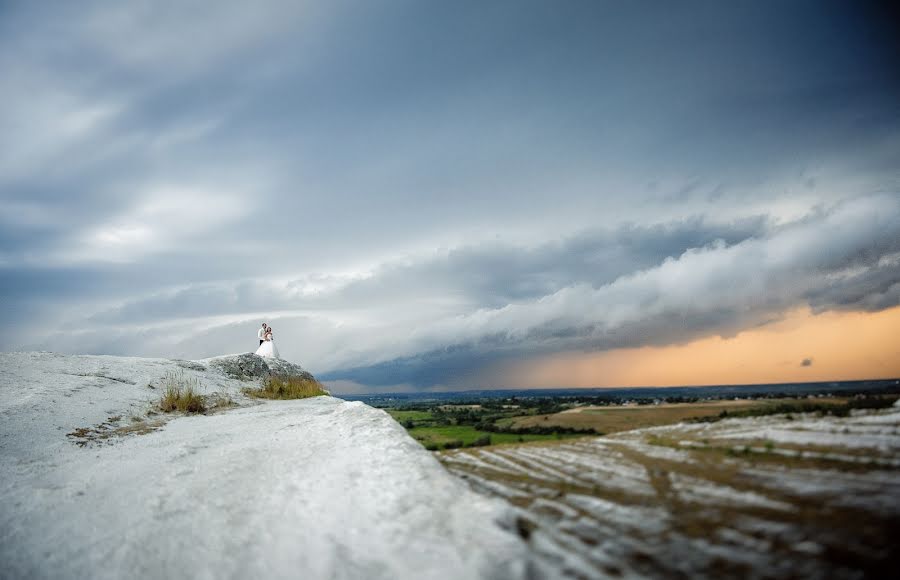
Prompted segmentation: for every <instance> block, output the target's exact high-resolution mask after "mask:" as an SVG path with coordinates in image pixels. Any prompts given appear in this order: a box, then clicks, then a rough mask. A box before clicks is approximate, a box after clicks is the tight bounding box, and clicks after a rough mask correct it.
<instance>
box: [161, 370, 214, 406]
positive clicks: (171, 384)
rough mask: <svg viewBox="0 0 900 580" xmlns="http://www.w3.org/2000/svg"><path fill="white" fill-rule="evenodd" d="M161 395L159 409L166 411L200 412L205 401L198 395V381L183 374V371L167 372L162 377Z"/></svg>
mask: <svg viewBox="0 0 900 580" xmlns="http://www.w3.org/2000/svg"><path fill="white" fill-rule="evenodd" d="M163 387H164V390H163V395H162V397H161V398H160V400H159V409H160V410H161V411H163V412H166V413H172V412H174V411H181V412H182V413H202V412H204V411H206V403H205V402H204V401H203V397H202V396H201V395H200V393H199V391H200V381H199V380H198V379H192V378H188V377H185V376H184V373H183V372H179V373H167V374H166V376H165V378H164V379H163Z"/></svg>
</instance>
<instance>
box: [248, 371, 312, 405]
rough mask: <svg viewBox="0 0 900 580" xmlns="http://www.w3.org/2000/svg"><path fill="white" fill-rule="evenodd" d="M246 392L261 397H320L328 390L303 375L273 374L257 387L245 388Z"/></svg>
mask: <svg viewBox="0 0 900 580" xmlns="http://www.w3.org/2000/svg"><path fill="white" fill-rule="evenodd" d="M244 394H245V395H248V396H250V397H256V398H259V399H307V398H309V397H320V396H323V395H327V394H328V392H327V391H326V390H325V388H324V387H323V386H322V383H320V382H319V381H317V380H315V379H306V378H303V377H285V376H271V377H267V378H266V379H264V380H263V382H262V385H261V386H259V387H256V388H252V389H251V388H245V389H244Z"/></svg>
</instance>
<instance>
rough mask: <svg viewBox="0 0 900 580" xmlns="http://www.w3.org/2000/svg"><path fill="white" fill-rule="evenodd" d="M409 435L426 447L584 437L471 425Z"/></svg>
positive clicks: (424, 429) (423, 429) (415, 430)
mask: <svg viewBox="0 0 900 580" xmlns="http://www.w3.org/2000/svg"><path fill="white" fill-rule="evenodd" d="M409 434H410V435H412V436H413V438H414V439H416V440H417V441H420V442H421V443H422V444H423V445H425V446H426V447H428V446H429V444H432V445H435V446H438V447H441V446H443V445H445V444H447V443H449V442H452V441H460V442H462V444H463V445H471V444H472V443H473V442H475V441H476V440H477V439H479V438H481V437H487V436H490V438H491V445H497V444H500V443H524V442H529V441H548V440H550V441H555V440H558V439H571V438H572V437H583V435H572V434H555V435H532V434H524V433H523V434H521V435H517V434H514V433H489V432H487V431H479V430H477V429H475V428H474V427H472V426H471V425H448V426H444V427H413V428H412V429H410V430H409Z"/></svg>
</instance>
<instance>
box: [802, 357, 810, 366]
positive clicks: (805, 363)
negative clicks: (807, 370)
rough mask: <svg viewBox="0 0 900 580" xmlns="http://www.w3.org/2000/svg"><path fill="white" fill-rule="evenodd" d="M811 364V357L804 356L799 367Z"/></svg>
mask: <svg viewBox="0 0 900 580" xmlns="http://www.w3.org/2000/svg"><path fill="white" fill-rule="evenodd" d="M812 364H813V359H811V358H805V359H803V360H802V361H800V366H801V367H811V366H812Z"/></svg>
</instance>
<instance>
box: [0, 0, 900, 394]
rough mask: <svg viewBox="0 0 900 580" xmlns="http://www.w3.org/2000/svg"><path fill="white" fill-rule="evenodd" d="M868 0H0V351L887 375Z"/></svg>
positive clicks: (874, 34) (493, 371) (898, 338)
mask: <svg viewBox="0 0 900 580" xmlns="http://www.w3.org/2000/svg"><path fill="white" fill-rule="evenodd" d="M897 16H898V15H897V14H896V10H895V9H892V8H890V7H889V4H888V3H883V4H882V3H875V2H829V1H824V2H823V1H816V2H805V1H795V0H789V1H786V2H784V1H761V2H728V3H722V2H713V1H706V2H697V1H688V2H682V3H678V5H677V6H674V5H673V6H663V5H660V4H659V3H655V2H643V1H636V2H627V3H624V2H623V3H618V2H605V1H600V0H598V1H577V0H573V1H570V2H562V3H560V2H552V1H525V0H517V1H502V0H498V1H495V2H482V1H470V0H461V1H459V2H422V1H418V0H416V1H414V0H409V1H406V0H382V1H378V2H346V1H343V0H331V1H327V2H326V1H310V2H299V1H290V2H289V1H278V0H272V1H264V2H254V3H247V2H215V3H210V2H201V1H190V0H187V1H179V2H167V1H152V2H151V1H138V0H136V1H130V2H115V3H111V2H90V1H88V2H83V3H78V4H77V5H76V4H73V3H70V2H41V3H34V2H16V1H6V2H2V3H0V72H2V74H0V328H2V332H0V349H2V350H52V351H58V352H64V353H84V354H111V355H130V356H153V357H155V356H160V357H178V358H190V359H197V358H204V357H210V356H215V355H221V354H226V353H236V352H245V351H248V350H254V349H255V346H256V344H257V343H256V329H257V328H258V327H259V326H260V324H261V323H262V322H263V321H265V322H268V323H269V324H270V325H271V326H272V327H273V329H274V331H275V336H276V342H277V344H278V348H279V350H280V351H281V354H282V356H284V357H285V358H287V359H288V360H291V361H293V362H297V363H300V364H302V365H304V366H305V367H307V368H309V369H310V370H311V371H312V372H314V373H315V374H316V375H317V376H319V377H320V378H322V379H324V380H326V381H327V382H328V383H329V384H330V385H334V388H335V390H337V391H339V392H388V391H417V390H441V389H465V388H493V387H497V388H503V387H530V386H534V387H537V386H542V387H546V386H560V387H564V386H625V385H634V386H639V385H674V384H719V383H752V382H779V381H799V380H836V379H854V378H860V379H862V378H878V377H897V376H900V324H898V321H900V315H898V307H900V73H898V71H900V46H898V41H897V40H896V39H897V38H898V37H900V34H898V32H900V31H898V30H897V29H896V28H897V25H896V23H897V22H898V21H900V19H898V18H897Z"/></svg>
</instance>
